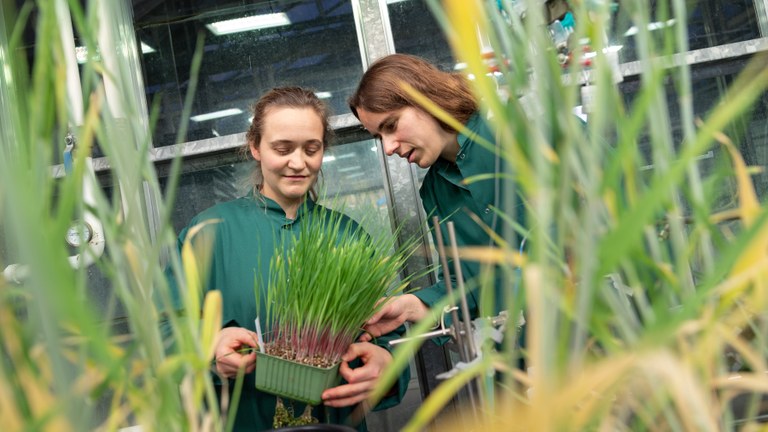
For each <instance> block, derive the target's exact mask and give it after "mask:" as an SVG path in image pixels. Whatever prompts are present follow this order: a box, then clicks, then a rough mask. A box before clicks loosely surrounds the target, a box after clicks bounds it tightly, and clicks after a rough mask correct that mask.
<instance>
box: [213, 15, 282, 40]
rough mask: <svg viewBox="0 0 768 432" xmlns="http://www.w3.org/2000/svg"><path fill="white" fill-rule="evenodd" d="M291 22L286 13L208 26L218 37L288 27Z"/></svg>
mask: <svg viewBox="0 0 768 432" xmlns="http://www.w3.org/2000/svg"><path fill="white" fill-rule="evenodd" d="M290 23H291V20H290V19H288V15H286V14H285V12H278V13H271V14H265V15H254V16H249V17H243V18H235V19H231V20H225V21H217V22H214V23H210V24H206V25H205V26H206V27H208V30H210V31H211V33H213V34H215V35H216V36H221V35H225V34H230V33H239V32H244V31H249V30H258V29H263V28H270V27H279V26H284V25H288V24H290Z"/></svg>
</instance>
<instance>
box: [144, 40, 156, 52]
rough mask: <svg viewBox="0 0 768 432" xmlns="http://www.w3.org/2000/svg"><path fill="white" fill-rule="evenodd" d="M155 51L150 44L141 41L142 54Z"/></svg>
mask: <svg viewBox="0 0 768 432" xmlns="http://www.w3.org/2000/svg"><path fill="white" fill-rule="evenodd" d="M153 52H155V49H154V48H152V47H151V46H149V45H147V44H145V43H144V42H142V43H141V53H142V54H149V53H153Z"/></svg>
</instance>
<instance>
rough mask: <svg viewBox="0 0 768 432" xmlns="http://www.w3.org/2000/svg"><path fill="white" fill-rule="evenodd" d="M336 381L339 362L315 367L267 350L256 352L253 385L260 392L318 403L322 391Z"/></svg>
mask: <svg viewBox="0 0 768 432" xmlns="http://www.w3.org/2000/svg"><path fill="white" fill-rule="evenodd" d="M339 381H341V377H340V376H339V363H337V364H336V365H334V366H331V367H329V368H319V367H316V366H310V365H306V364H302V363H296V362H293V361H290V360H285V359H282V358H279V357H274V356H271V355H269V354H257V356H256V388H257V389H259V390H261V391H263V392H267V393H272V394H274V395H277V396H280V397H284V398H288V399H293V400H297V401H300V402H304V403H308V404H310V405H319V404H320V403H321V402H322V398H321V395H322V394H323V391H324V390H325V389H327V388H330V387H334V386H336V385H337V384H338V383H339Z"/></svg>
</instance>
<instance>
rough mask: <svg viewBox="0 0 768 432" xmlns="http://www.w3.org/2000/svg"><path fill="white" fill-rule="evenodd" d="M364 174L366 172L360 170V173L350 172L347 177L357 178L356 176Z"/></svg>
mask: <svg viewBox="0 0 768 432" xmlns="http://www.w3.org/2000/svg"><path fill="white" fill-rule="evenodd" d="M364 175H365V173H361V172H359V173H354V174H349V175H348V176H347V178H348V179H351V178H355V177H361V176H364Z"/></svg>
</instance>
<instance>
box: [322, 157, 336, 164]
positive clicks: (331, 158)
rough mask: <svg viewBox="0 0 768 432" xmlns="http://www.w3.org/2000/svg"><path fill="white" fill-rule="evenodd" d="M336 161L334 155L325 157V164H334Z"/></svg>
mask: <svg viewBox="0 0 768 432" xmlns="http://www.w3.org/2000/svg"><path fill="white" fill-rule="evenodd" d="M335 160H336V156H334V155H325V156H323V163H325V162H333V161H335Z"/></svg>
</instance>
